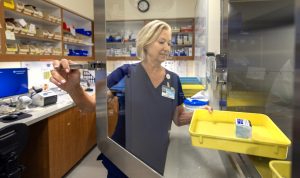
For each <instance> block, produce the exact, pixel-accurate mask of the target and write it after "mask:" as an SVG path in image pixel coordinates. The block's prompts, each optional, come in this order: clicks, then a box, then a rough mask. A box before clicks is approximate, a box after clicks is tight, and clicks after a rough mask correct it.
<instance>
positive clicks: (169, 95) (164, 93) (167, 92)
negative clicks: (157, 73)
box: [161, 85, 175, 100]
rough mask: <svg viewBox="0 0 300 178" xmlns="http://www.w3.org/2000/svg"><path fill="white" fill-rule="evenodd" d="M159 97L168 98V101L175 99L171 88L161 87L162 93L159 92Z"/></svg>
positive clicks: (173, 90)
mask: <svg viewBox="0 0 300 178" xmlns="http://www.w3.org/2000/svg"><path fill="white" fill-rule="evenodd" d="M161 96H163V97H166V98H170V99H172V100H173V99H175V89H174V88H173V87H168V86H165V85H163V86H162V91H161Z"/></svg>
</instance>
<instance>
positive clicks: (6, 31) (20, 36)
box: [0, 0, 94, 62]
mask: <svg viewBox="0 0 300 178" xmlns="http://www.w3.org/2000/svg"><path fill="white" fill-rule="evenodd" d="M25 3H26V4H27V5H26V4H25ZM25 8H26V12H25ZM64 22H65V24H70V25H71V26H72V27H73V26H74V27H75V28H83V29H84V30H86V31H89V34H88V36H86V35H81V34H80V33H76V32H75V33H73V31H67V30H66V29H65V28H64ZM0 26H1V27H2V28H1V27H0V61H1V62H11V61H40V60H42V61H44V60H53V59H61V58H63V57H66V56H68V58H70V59H72V60H80V61H85V60H89V61H90V60H94V41H93V39H94V34H93V33H94V32H93V31H92V30H93V22H92V21H91V20H90V19H87V18H84V17H82V16H80V15H78V14H75V13H71V12H69V11H67V10H65V9H64V8H62V7H60V6H57V5H55V4H52V3H51V2H48V1H45V0H39V1H36V0H14V5H13V4H10V5H9V6H4V2H3V1H1V2H0ZM71 37H72V38H71ZM69 49H74V52H73V53H70V52H69ZM75 50H76V51H75Z"/></svg>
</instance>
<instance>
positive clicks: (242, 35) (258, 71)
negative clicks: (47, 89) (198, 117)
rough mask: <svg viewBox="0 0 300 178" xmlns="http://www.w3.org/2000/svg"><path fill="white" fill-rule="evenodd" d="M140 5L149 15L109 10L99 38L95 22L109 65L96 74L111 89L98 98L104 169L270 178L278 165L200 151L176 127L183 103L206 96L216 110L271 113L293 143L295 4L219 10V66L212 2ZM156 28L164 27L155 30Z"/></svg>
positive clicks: (247, 4) (120, 7)
mask: <svg viewBox="0 0 300 178" xmlns="http://www.w3.org/2000/svg"><path fill="white" fill-rule="evenodd" d="M139 2H141V3H145V4H143V7H144V6H148V3H149V5H150V6H149V7H147V8H145V11H146V12H140V11H139V10H138V8H137V5H138V4H137V2H135V1H128V2H127V1H122V2H121V3H120V2H119V1H117V0H116V1H113V0H110V1H105V3H106V13H105V15H106V18H105V24H106V25H105V27H103V26H101V29H102V30H103V31H102V32H101V33H98V32H97V26H100V25H99V24H101V23H102V24H103V21H99V18H97V16H95V28H96V30H95V43H96V46H95V47H96V51H95V52H96V56H101V55H102V57H103V59H106V60H105V62H106V71H100V72H99V71H98V73H99V74H100V75H99V76H100V78H101V79H102V80H101V81H102V82H104V79H105V85H106V87H107V90H104V91H102V93H101V94H98V93H97V113H98V114H97V118H98V116H100V117H102V118H98V119H97V121H98V132H99V133H100V136H99V138H100V139H98V143H99V144H98V145H99V148H100V150H101V152H102V154H103V155H102V160H103V162H106V163H107V162H108V164H110V165H111V164H114V165H116V166H117V167H118V168H119V169H120V170H121V171H122V172H123V173H124V174H126V175H127V176H129V177H170V178H176V177H178V178H181V177H195V175H197V176H198V175H199V176H201V177H202V176H203V177H230V178H233V177H264V176H267V177H268V176H269V177H270V175H271V172H270V171H268V173H267V175H262V173H261V172H260V170H259V169H258V168H257V167H256V164H257V163H258V164H260V163H262V164H264V166H268V163H269V161H270V159H267V158H263V157H254V156H247V155H246V154H238V153H233V152H226V151H224V150H223V151H219V150H222V148H214V149H206V148H200V147H195V146H193V145H192V143H191V136H190V133H189V125H188V123H183V124H182V125H183V126H180V127H178V125H180V124H178V123H176V119H174V118H176V116H177V115H176V114H178V112H179V111H178V109H184V108H183V107H180V106H183V105H182V103H183V101H184V99H186V98H189V97H191V96H193V95H195V94H196V93H198V92H199V91H201V90H203V92H202V93H201V92H200V93H199V94H203V96H208V97H209V102H210V104H211V105H213V107H214V109H215V110H218V109H223V110H228V111H239V112H248V113H263V114H266V115H268V116H269V117H270V118H271V119H272V121H273V122H274V123H275V124H276V125H277V126H278V127H279V128H280V129H281V130H282V131H283V133H284V134H285V135H287V136H288V137H289V138H290V139H291V131H292V129H291V125H292V124H291V122H292V117H293V111H294V110H293V105H292V104H291V103H292V99H293V97H294V91H293V82H294V78H293V75H294V52H295V51H294V43H295V40H294V39H295V27H294V15H293V7H294V4H293V1H289V0H288V1H284V2H283V1H280V0H278V1H277V0H274V1H255V0H253V1H251V0H250V1H249V0H245V1H244V0H236V1H235V0H231V1H228V0H223V1H221V2H222V4H221V7H219V6H216V7H213V8H215V9H219V8H220V10H221V11H222V17H223V19H222V21H221V22H220V23H221V24H222V30H221V31H222V35H221V37H222V39H221V55H219V56H218V57H217V58H215V59H214V60H215V61H213V62H212V61H210V60H209V59H208V58H207V57H206V52H208V51H207V49H208V45H209V40H210V39H208V37H207V36H208V35H207V34H208V30H209V29H207V27H208V17H207V14H208V9H211V7H209V4H210V3H209V2H208V1H206V0H189V1H169V0H168V1H163V2H160V3H157V1H147V2H148V3H147V2H145V1H139ZM95 3H96V4H99V2H95ZM187 4H188V5H187ZM147 9H148V11H147ZM102 10H103V9H102ZM95 12H96V15H97V12H98V13H99V12H100V11H99V9H97V10H95ZM116 12H118V13H116ZM254 12H255V13H254ZM98 15H103V14H98ZM102 20H104V19H103V18H102ZM153 20H161V21H163V22H160V21H159V22H157V23H160V24H161V26H162V27H163V28H162V29H161V30H160V29H159V28H158V27H157V26H156V27H155V28H156V30H155V31H151V30H150V29H151V28H154V27H153V26H154V24H155V23H154V22H153ZM164 22H166V23H167V24H168V25H170V28H169V27H168V25H166V24H165V23H164ZM149 24H152V25H149ZM144 26H146V27H147V28H143V27H144ZM165 26H167V27H166V28H165ZM141 29H143V31H142V32H141V33H143V35H142V36H140V35H139V32H140V30H141ZM159 30H160V31H159ZM145 31H146V32H147V33H145ZM156 32H158V33H156ZM103 34H105V36H104V35H103ZM98 37H99V39H101V40H102V41H105V46H103V45H101V44H97V43H98V42H99V41H98V40H97V38H98ZM104 38H105V39H104ZM141 39H142V41H140V40H141ZM143 40H144V41H143ZM97 46H101V50H99V49H98V48H97ZM141 46H142V48H141ZM141 49H142V51H141ZM100 53H101V54H100ZM104 53H106V54H104ZM99 54H100V55H99ZM157 64H159V65H157ZM210 65H212V66H210ZM160 66H162V67H163V68H161V67H160ZM207 67H208V68H207ZM209 72H212V73H213V75H208V73H209ZM212 76H213V77H212ZM98 78H99V77H98ZM106 79H107V80H106ZM207 79H209V80H207ZM187 81H188V82H187ZM190 81H192V84H193V86H197V87H199V88H197V90H196V91H193V90H192V89H191V88H189V87H190V85H189V84H191V83H189V82H190ZM102 84H103V83H102ZM103 87H104V84H103V85H102V89H103ZM181 89H182V92H181ZM97 91H98V89H97ZM207 94H208V95H207ZM183 95H184V97H183ZM104 96H106V97H104ZM106 104H107V105H106ZM98 105H99V107H98ZM106 106H107V107H106ZM185 111H187V110H185ZM105 116H107V117H106V118H105ZM290 159H291V151H289V154H288V157H287V160H290ZM104 160H105V161H104ZM269 170H270V169H269Z"/></svg>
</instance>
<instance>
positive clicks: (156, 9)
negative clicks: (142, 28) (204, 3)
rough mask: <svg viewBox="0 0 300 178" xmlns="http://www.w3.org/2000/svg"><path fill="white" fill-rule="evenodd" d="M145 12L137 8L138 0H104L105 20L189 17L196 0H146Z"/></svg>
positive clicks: (191, 15)
mask: <svg viewBox="0 0 300 178" xmlns="http://www.w3.org/2000/svg"><path fill="white" fill-rule="evenodd" d="M148 1H149V3H150V9H149V11H148V12H146V13H142V12H139V11H138V9H137V3H138V0H106V1H105V3H106V20H136V19H157V18H159V19H162V18H190V17H194V15H195V6H196V0H184V1H183V0H148Z"/></svg>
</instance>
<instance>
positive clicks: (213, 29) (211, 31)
mask: <svg viewBox="0 0 300 178" xmlns="http://www.w3.org/2000/svg"><path fill="white" fill-rule="evenodd" d="M207 33H208V48H207V51H209V52H215V54H219V53H220V41H221V40H220V38H221V36H220V35H221V4H220V1H219V0H208V27H207Z"/></svg>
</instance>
